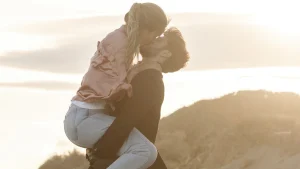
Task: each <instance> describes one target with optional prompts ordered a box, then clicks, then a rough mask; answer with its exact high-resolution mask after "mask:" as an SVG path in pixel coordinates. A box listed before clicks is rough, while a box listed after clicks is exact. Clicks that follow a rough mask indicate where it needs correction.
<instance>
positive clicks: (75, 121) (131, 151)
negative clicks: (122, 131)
mask: <svg viewBox="0 0 300 169" xmlns="http://www.w3.org/2000/svg"><path fill="white" fill-rule="evenodd" d="M114 119H115V117H112V116H108V115H106V114H104V113H103V110H92V109H84V108H80V107H78V106H76V105H74V104H71V106H70V108H69V111H68V112H67V114H66V116H65V120H64V128H65V133H66V135H67V137H68V138H69V140H70V141H71V142H72V143H74V144H76V145H77V146H79V147H83V148H92V147H93V146H94V144H95V143H96V142H97V141H98V140H99V139H100V138H101V137H102V136H103V134H104V133H105V132H106V130H107V129H108V127H109V126H110V125H111V124H112V122H113V121H114ZM117 155H118V156H120V157H119V158H118V159H117V160H116V161H115V162H114V163H113V164H112V165H110V166H109V167H108V169H146V168H149V167H150V166H151V165H152V164H153V163H154V162H155V160H156V157H157V150H156V147H155V146H154V145H153V144H152V143H151V142H150V141H149V140H148V139H147V138H146V137H145V136H144V135H143V134H142V133H141V132H139V131H138V130H137V129H135V128H134V129H133V130H132V132H131V133H130V135H129V137H128V139H127V140H126V141H125V143H124V144H123V146H122V147H121V149H120V150H119V152H118V154H117Z"/></svg>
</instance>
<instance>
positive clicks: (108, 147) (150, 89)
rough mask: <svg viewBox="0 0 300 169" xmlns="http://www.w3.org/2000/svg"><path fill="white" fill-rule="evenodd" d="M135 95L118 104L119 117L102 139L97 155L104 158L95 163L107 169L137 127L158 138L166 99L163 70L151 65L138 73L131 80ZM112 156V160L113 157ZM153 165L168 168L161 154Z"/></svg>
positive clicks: (114, 114)
mask: <svg viewBox="0 0 300 169" xmlns="http://www.w3.org/2000/svg"><path fill="white" fill-rule="evenodd" d="M131 85H132V89H133V96H132V97H131V98H124V99H123V100H122V101H121V102H120V103H118V104H117V105H116V111H114V112H113V114H112V115H113V116H115V117H116V119H115V121H114V122H113V123H112V125H111V126H110V127H109V128H108V130H107V132H106V133H105V134H104V135H103V137H102V138H101V139H100V140H99V141H98V143H97V144H96V146H95V148H96V149H97V151H96V153H95V155H96V156H97V157H98V158H99V159H101V160H97V161H96V162H95V163H94V164H93V165H92V166H93V168H94V169H104V168H106V167H107V166H108V165H109V164H111V162H112V161H113V160H114V159H115V157H116V154H117V152H118V151H119V149H120V148H121V146H122V145H123V143H124V142H125V140H126V139H127V138H128V136H129V134H130V132H131V131H132V129H133V128H134V127H135V128H137V129H138V130H139V131H140V132H141V133H143V134H144V135H145V136H146V137H147V138H148V139H149V140H150V141H151V142H153V143H154V142H155V139H156V135H157V130H158V124H159V120H160V111H161V105H162V103H163V100H164V84H163V80H162V74H161V72H159V71H157V70H154V69H148V70H144V71H142V72H140V73H138V74H137V75H136V76H135V77H134V78H133V80H132V82H131ZM109 159H111V160H109ZM150 168H151V169H166V168H167V167H166V165H165V164H164V162H163V160H162V158H161V156H160V155H158V158H157V160H156V162H155V163H154V164H153V166H152V167H150Z"/></svg>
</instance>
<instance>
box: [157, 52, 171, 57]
mask: <svg viewBox="0 0 300 169" xmlns="http://www.w3.org/2000/svg"><path fill="white" fill-rule="evenodd" d="M171 56H172V53H171V52H170V51H169V50H162V51H160V52H159V53H158V57H160V58H169V57H171Z"/></svg>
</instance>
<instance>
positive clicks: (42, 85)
mask: <svg viewBox="0 0 300 169" xmlns="http://www.w3.org/2000/svg"><path fill="white" fill-rule="evenodd" d="M78 86H79V84H75V83H67V82H58V81H34V82H0V87H9V88H14V87H16V88H35V89H43V90H63V91H66V90H71V91H75V90H76V89H77V88H78Z"/></svg>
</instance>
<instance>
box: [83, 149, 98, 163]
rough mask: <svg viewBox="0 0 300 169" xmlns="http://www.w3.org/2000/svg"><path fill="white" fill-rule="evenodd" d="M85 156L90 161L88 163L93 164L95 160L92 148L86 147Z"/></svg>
mask: <svg viewBox="0 0 300 169" xmlns="http://www.w3.org/2000/svg"><path fill="white" fill-rule="evenodd" d="M85 158H86V159H87V160H88V161H89V162H90V165H93V164H94V163H95V161H96V160H97V157H96V155H95V152H94V151H93V149H90V148H87V149H86V155H85Z"/></svg>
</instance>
